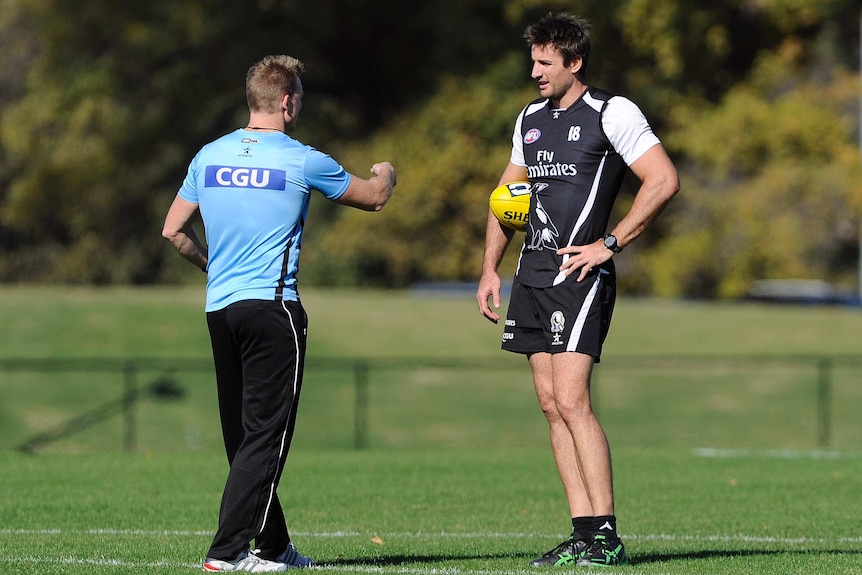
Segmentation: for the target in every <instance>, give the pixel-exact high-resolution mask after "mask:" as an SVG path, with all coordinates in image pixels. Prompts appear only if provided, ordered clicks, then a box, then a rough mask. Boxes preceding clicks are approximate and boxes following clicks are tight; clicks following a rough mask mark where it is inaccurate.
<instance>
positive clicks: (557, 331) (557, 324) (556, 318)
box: [551, 310, 566, 345]
mask: <svg viewBox="0 0 862 575" xmlns="http://www.w3.org/2000/svg"><path fill="white" fill-rule="evenodd" d="M565 327H566V316H564V315H563V312H561V311H560V310H557V311H555V312H554V313H552V314H551V333H552V334H554V340H553V341H552V342H551V345H563V340H562V339H561V338H560V336H561V334H562V333H563V330H564V329H565Z"/></svg>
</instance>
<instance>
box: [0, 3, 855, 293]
mask: <svg viewBox="0 0 862 575" xmlns="http://www.w3.org/2000/svg"><path fill="white" fill-rule="evenodd" d="M559 9H566V10H570V9H572V7H571V3H570V2H565V1H562V0H543V1H540V0H504V1H499V0H435V1H434V2H431V1H420V2H399V1H396V0H373V1H372V0H343V1H340V2H333V1H330V0H323V1H321V2H316V3H312V4H308V3H301V2H298V1H286V2H273V1H271V0H253V1H252V2H249V3H233V4H231V3H227V4H225V3H221V2H215V1H213V0H189V1H187V2H182V3H176V2H169V1H168V0H153V1H152V2H145V3H116V2H108V1H107V0H81V1H80V2H73V3H71V2H63V1H61V0H0V49H2V50H3V53H4V59H3V60H2V63H0V149H2V154H0V281H61V282H74V283H138V284H142V283H153V282H164V281H178V280H180V279H182V278H183V277H185V276H186V274H192V272H193V271H194V270H191V271H190V270H188V269H187V266H184V265H183V263H184V262H182V261H181V260H180V258H178V257H176V256H175V255H174V254H173V253H171V250H170V247H169V246H167V245H166V242H164V241H163V240H161V238H160V235H159V231H160V229H161V224H162V220H163V217H164V212H165V211H166V209H167V206H168V205H169V204H170V201H171V200H172V198H173V196H174V194H175V193H176V189H177V188H178V186H179V184H180V182H181V180H182V178H183V176H184V174H185V170H186V166H187V164H188V161H189V160H190V158H191V157H192V155H193V154H194V152H195V151H196V150H197V149H198V148H199V147H200V146H201V145H202V144H204V143H206V142H207V141H209V140H211V139H213V138H215V137H217V136H218V135H220V134H222V133H224V132H226V131H228V130H230V129H233V128H235V127H237V126H240V125H242V123H243V122H244V121H245V120H246V117H247V116H246V113H247V112H246V109H245V97H244V89H243V88H244V87H243V78H244V75H245V71H246V69H247V68H248V66H249V65H250V64H252V63H253V62H254V61H256V60H258V59H259V58H260V57H261V56H263V55H265V54H267V53H277V52H282V53H289V54H292V55H295V56H297V57H299V58H300V59H302V60H304V61H305V62H306V64H307V65H308V73H307V74H306V76H305V78H304V84H305V87H306V106H305V107H304V110H303V116H302V118H301V120H300V129H299V132H298V133H297V137H298V138H299V139H301V140H303V141H305V142H306V143H309V144H311V145H314V146H316V147H318V148H320V149H322V150H324V151H327V152H330V153H332V154H333V155H334V156H335V157H336V158H337V159H338V160H340V161H341V162H342V163H343V164H344V165H345V166H346V167H347V168H348V169H349V170H350V171H352V172H353V173H355V174H357V175H360V176H362V175H365V174H366V171H367V169H368V167H369V166H370V165H371V163H373V162H374V161H380V160H384V159H386V160H391V161H392V162H393V163H394V164H395V165H396V168H397V169H398V174H399V185H398V187H397V188H396V193H395V196H394V198H393V200H392V201H391V202H390V204H389V205H388V206H387V208H386V209H385V210H384V211H383V212H382V213H380V214H374V215H370V214H366V213H362V212H358V211H355V210H349V209H346V208H342V207H339V206H336V205H334V204H328V203H326V202H325V201H322V200H321V199H319V198H318V201H316V202H313V207H312V214H311V218H310V220H311V221H310V226H309V230H308V233H307V236H306V238H305V242H304V246H303V264H302V272H301V273H302V274H303V281H304V282H307V283H325V284H339V285H355V284H375V285H382V286H402V285H407V284H409V283H411V282H414V281H428V280H435V281H440V280H467V281H472V280H475V278H476V277H477V276H478V273H479V266H480V262H481V257H482V248H483V242H484V221H485V214H486V209H487V204H486V201H487V196H488V194H489V193H490V190H491V189H492V188H493V186H494V185H495V184H496V182H497V179H498V178H499V174H500V173H501V171H502V169H503V167H504V166H505V164H506V161H507V159H508V154H509V146H510V136H511V130H512V127H513V123H514V119H515V115H516V114H517V112H518V111H519V110H520V108H521V107H522V106H523V105H524V104H525V103H526V102H527V101H529V100H530V99H532V98H533V97H535V94H536V91H535V86H534V84H532V82H531V81H530V79H529V59H528V51H527V48H526V46H525V45H524V43H523V40H522V39H521V34H522V31H523V29H524V27H525V26H526V24H528V23H529V22H531V21H533V20H535V18H536V17H538V16H539V15H541V14H543V13H544V12H547V11H548V10H559ZM577 9H578V11H579V13H580V14H581V15H583V16H586V17H587V18H589V19H590V20H591V22H592V24H593V48H594V50H593V55H592V58H591V61H590V63H589V68H588V79H589V81H590V82H591V83H593V84H595V85H597V86H600V87H604V88H607V89H610V90H613V91H617V92H620V93H624V94H626V95H627V96H629V97H631V98H632V99H633V100H634V101H635V102H637V103H638V104H639V105H640V106H641V107H642V109H643V110H644V111H645V113H646V114H647V117H648V118H649V119H650V121H651V123H652V125H653V127H654V128H655V129H656V131H657V133H658V135H659V136H660V137H661V138H662V140H663V142H664V143H665V145H666V147H667V148H668V150H669V151H670V153H671V155H672V157H673V159H674V160H675V161H676V163H677V165H678V167H679V169H680V173H681V175H682V180H683V190H682V192H681V193H680V195H679V196H678V197H677V199H675V200H674V202H673V203H672V204H671V206H670V207H669V209H668V211H667V212H666V213H665V214H663V216H662V217H661V218H659V220H658V221H657V222H656V224H655V225H654V227H653V228H651V229H650V231H649V232H648V233H647V234H646V235H645V236H644V237H643V238H642V239H641V240H640V241H638V242H637V243H636V244H635V246H633V247H632V249H630V250H626V252H624V253H623V254H621V256H620V257H619V260H620V262H619V263H620V268H621V271H622V273H621V281H622V285H623V288H624V289H626V290H628V292H629V293H631V292H634V293H659V294H666V295H689V296H707V297H733V296H738V295H740V294H742V293H744V291H745V289H746V287H747V285H748V284H749V283H750V282H751V281H752V280H755V279H759V278H763V277H821V278H825V279H830V280H833V281H835V282H838V283H844V284H850V283H852V282H853V281H855V280H854V269H855V265H856V264H855V262H856V261H858V238H859V234H860V231H859V222H860V221H862V174H860V159H859V150H858V145H857V142H858V130H859V121H858V113H859V101H860V89H859V87H860V82H859V76H858V73H857V70H858V68H859V42H860V38H859V26H860V24H859V19H860V14H859V7H858V3H857V2H856V1H855V0H821V1H819V2H805V1H799V0H712V1H711V2H690V1H688V0H603V1H599V0H585V1H584V2H581V3H579V4H578V7H577ZM628 188H632V186H631V185H629V186H628ZM629 191H631V189H629ZM630 201H631V195H630V194H629V195H624V196H623V197H622V198H621V201H620V202H619V203H620V205H619V206H618V210H617V217H619V216H620V215H621V214H622V213H623V212H624V210H625V209H626V207H627V205H628V204H629V203H630ZM519 239H520V237H519V236H516V241H517V240H519ZM510 251H515V250H510Z"/></svg>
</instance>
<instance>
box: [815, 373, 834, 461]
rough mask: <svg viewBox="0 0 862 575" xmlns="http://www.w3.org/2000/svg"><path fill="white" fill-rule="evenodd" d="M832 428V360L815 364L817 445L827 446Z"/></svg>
mask: <svg viewBox="0 0 862 575" xmlns="http://www.w3.org/2000/svg"><path fill="white" fill-rule="evenodd" d="M831 429H832V360H829V359H821V360H820V361H819V362H818V364H817V447H821V448H826V447H829V444H830V442H831V438H830V434H831Z"/></svg>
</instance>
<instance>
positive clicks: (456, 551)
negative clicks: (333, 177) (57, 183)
mask: <svg viewBox="0 0 862 575" xmlns="http://www.w3.org/2000/svg"><path fill="white" fill-rule="evenodd" d="M0 295H2V296H3V297H2V298H0V325H2V326H3V329H2V330H0V350H2V352H0V362H2V361H3V360H10V359H13V358H18V359H23V360H28V359H29V360H30V361H31V364H32V365H30V367H27V362H26V361H25V362H24V367H23V368H22V367H21V366H20V365H18V366H17V367H16V366H14V365H12V364H8V363H7V364H4V365H5V366H6V367H0V391H2V394H3V401H2V402H0V549H2V550H3V553H2V554H0V574H5V573H10V574H12V573H14V574H19V573H36V574H69V575H78V574H85V573H86V574H92V573H100V574H101V573H106V574H123V573H137V572H140V571H142V570H146V571H147V572H152V573H156V574H171V575H172V574H180V573H192V572H197V571H199V570H200V563H201V560H202V559H203V557H202V555H203V553H204V552H205V551H206V547H207V545H208V543H209V539H210V537H211V535H212V531H213V529H214V527H215V522H216V513H217V508H218V501H219V496H220V491H221V487H222V485H223V481H224V477H225V472H226V464H225V462H224V461H223V456H222V455H221V453H220V448H219V431H218V424H217V420H216V417H215V406H214V398H213V390H212V374H211V372H209V371H208V370H207V368H206V366H207V362H208V360H209V343H208V340H207V335H206V331H205V327H204V322H203V312H202V311H201V308H202V293H201V291H200V288H194V289H192V288H184V289H177V290H170V289H152V290H133V289H110V290H84V289H70V290H59V289H56V288H39V289H27V288H5V289H3V290H0ZM303 297H304V301H305V305H306V307H307V309H308V311H309V314H310V316H311V321H312V323H311V328H310V343H309V355H310V360H309V370H308V374H307V379H306V387H305V390H304V394H303V404H302V411H301V413H300V420H299V424H298V429H297V438H296V440H295V448H294V450H293V451H292V452H291V456H290V460H289V461H288V467H287V470H286V473H285V478H284V480H283V482H282V486H281V489H280V493H281V495H282V500H283V502H284V505H285V507H286V509H287V514H288V518H289V520H290V523H291V527H292V532H293V533H294V538H295V540H296V542H297V544H298V545H299V547H300V550H301V551H303V552H305V553H308V554H310V555H311V556H312V557H314V558H315V559H316V561H317V562H318V565H319V567H318V568H317V569H316V570H320V571H325V572H332V573H360V574H362V573H373V574H378V573H379V574H381V575H388V574H393V575H400V574H409V573H417V574H420V575H422V574H427V575H498V574H499V575H509V574H518V573H527V572H529V573H535V572H536V571H535V570H530V569H528V568H527V567H526V565H527V563H528V561H529V559H531V558H532V557H533V556H534V555H535V554H537V553H539V552H542V551H544V550H547V549H548V548H550V547H552V546H554V545H556V543H558V542H559V540H560V538H561V537H563V536H564V535H565V533H566V532H567V523H568V519H567V518H566V516H565V512H564V510H565V502H564V499H563V496H562V490H561V488H560V486H559V480H558V479H557V476H556V472H555V469H554V464H553V460H552V458H551V455H550V450H549V448H548V446H547V439H546V430H545V425H544V423H543V420H542V416H541V414H540V413H539V412H538V410H537V408H536V406H535V405H534V404H535V399H534V397H533V393H532V390H531V388H530V383H529V373H528V370H527V369H526V366H525V365H524V363H523V361H522V360H520V359H519V358H517V357H513V356H510V355H507V354H503V353H502V352H500V351H499V345H498V342H499V332H500V328H499V327H496V326H493V325H491V324H488V323H487V322H485V321H484V320H483V319H482V318H481V317H480V316H479V315H478V312H477V311H476V310H475V303H474V302H473V301H472V298H471V297H470V296H469V294H468V295H467V296H466V297H464V296H456V297H443V296H440V295H439V294H436V295H435V294H427V293H410V292H403V293H374V292H370V293H369V292H362V293H355V294H352V293H346V292H330V291H315V292H309V293H306V294H303ZM860 333H862V311H860V310H859V309H848V308H816V307H812V308H802V307H780V306H755V305H751V304H744V303H720V304H708V303H701V302H672V301H663V300H628V301H627V300H622V301H621V302H620V303H619V305H618V309H617V314H616V318H615V321H614V326H613V328H612V334H611V337H610V338H609V340H608V343H607V346H606V349H605V355H604V361H603V362H602V365H601V366H600V367H599V369H598V371H597V380H596V388H597V389H596V397H597V403H598V405H597V408H598V410H599V412H600V414H601V417H602V420H603V422H604V424H605V427H606V429H607V432H608V435H609V438H610V440H611V444H612V446H613V449H614V465H615V472H616V476H615V483H616V491H617V500H618V515H619V520H620V524H619V525H620V531H621V533H622V534H623V535H624V537H625V539H626V543H627V546H628V550H629V554H630V556H631V560H632V565H631V566H630V567H627V568H621V569H615V570H614V572H619V573H645V574H653V573H655V574H658V573H668V574H677V573H715V574H719V575H724V574H737V573H766V574H771V573H775V574H786V573H792V574H796V573H798V574H807V573H821V572H823V573H862V498H860V496H859V494H860V493H862V449H860V444H862V422H860V420H862V418H859V417H858V413H859V410H860V408H862V386H860V385H859V382H860V380H862V366H860V365H858V364H857V363H856V361H857V360H858V356H859V354H860V353H862V346H860V340H859V334H860ZM129 358H132V359H135V360H141V361H143V360H144V359H146V358H160V359H162V360H166V361H167V360H174V361H175V366H179V367H177V368H176V369H167V370H166V369H164V368H160V367H158V366H159V365H160V364H159V363H158V362H156V363H150V364H147V363H146V362H143V363H142V364H141V365H146V366H148V367H142V368H141V369H140V370H139V371H137V372H136V373H135V381H136V383H137V384H138V385H141V386H145V385H147V384H148V383H150V382H152V381H155V380H158V379H159V378H165V377H168V378H171V379H172V380H174V381H176V382H177V383H178V384H179V385H180V386H181V387H182V389H183V391H184V395H183V396H182V397H181V398H179V399H174V400H170V399H157V398H148V399H146V400H145V401H142V402H141V403H140V404H139V406H138V409H137V410H136V418H135V423H136V429H135V433H136V449H135V451H134V452H131V453H124V452H123V451H122V445H123V441H122V439H123V435H124V433H125V432H126V430H125V429H124V422H123V419H122V417H121V416H120V415H119V413H117V414H114V415H112V416H111V417H108V418H106V419H105V420H104V421H100V422H98V423H96V424H94V425H92V426H91V427H89V428H87V429H86V430H84V431H81V432H80V433H76V434H73V435H70V436H69V437H66V438H63V439H62V440H60V441H57V442H54V443H51V444H49V445H46V446H45V447H44V448H41V449H39V450H38V451H37V453H36V454H34V455H25V454H21V453H18V452H16V451H14V447H15V446H16V445H18V444H20V443H21V441H23V440H25V439H26V438H27V437H29V436H31V435H32V434H33V433H34V432H37V431H42V430H45V429H51V428H52V427H54V426H56V425H58V424H62V423H63V422H64V421H68V420H69V418H70V417H71V416H75V415H78V414H80V413H82V412H85V411H87V410H92V409H93V408H94V407H95V406H98V405H100V404H102V403H104V402H106V401H110V400H115V399H117V398H118V397H120V396H121V394H122V386H123V382H124V374H123V372H122V369H121V367H120V370H119V371H112V370H111V369H103V368H104V367H105V365H118V366H122V365H123V363H122V361H120V360H125V359H129ZM824 358H825V359H827V360H829V361H831V362H834V363H830V364H829V365H830V366H831V369H830V371H829V372H828V373H829V377H830V381H831V382H832V393H833V396H832V398H831V400H832V402H831V403H832V405H833V412H832V435H831V443H830V448H829V449H818V448H817V441H816V439H817V435H818V429H817V418H816V403H817V397H816V391H815V390H816V386H817V382H818V378H819V377H821V376H822V372H820V371H818V370H819V369H821V367H822V360H823V359H824ZM46 359H51V360H53V361H59V362H60V363H57V364H50V362H49V363H47V364H46V363H44V361H43V360H46ZM360 360H361V361H362V362H367V363H366V364H364V365H367V366H368V369H369V371H368V372H367V378H368V413H367V416H368V429H367V432H368V438H367V439H368V448H366V449H360V450H356V449H352V446H353V440H354V431H355V430H354V425H353V423H354V416H355V411H354V399H355V398H354V394H355V378H356V373H355V372H354V371H353V366H355V365H357V363H356V362H357V361H360ZM63 361H67V362H72V363H69V364H64V363H62V362H63ZM75 362H77V363H75ZM111 362H113V363H111ZM34 365H35V366H36V367H37V368H33V366H34ZM46 365H47V366H52V365H53V367H51V369H48V368H46ZM64 365H66V366H67V367H66V368H64ZM68 365H75V366H77V367H76V368H75V369H74V370H70V369H68ZM81 365H84V368H83V369H82V368H81ZM192 366H197V367H195V368H194V369H192V368H191V367H192Z"/></svg>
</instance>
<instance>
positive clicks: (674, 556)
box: [317, 548, 862, 567]
mask: <svg viewBox="0 0 862 575" xmlns="http://www.w3.org/2000/svg"><path fill="white" fill-rule="evenodd" d="M822 554H827V555H862V550H859V549H834V548H832V549H740V550H710V549H706V550H701V551H691V552H688V553H647V554H644V555H636V556H634V557H630V558H629V561H630V562H631V563H630V564H631V565H641V564H648V563H669V562H673V561H691V560H698V559H714V558H722V557H725V558H732V557H770V556H779V555H822ZM534 557H535V555H534V554H531V553H488V554H476V555H389V556H382V557H357V558H345V559H335V560H334V561H327V562H325V563H317V565H318V566H321V567H338V566H350V565H363V566H372V567H391V566H398V565H409V564H416V563H444V562H448V561H470V560H491V559H523V560H524V561H525V562H526V561H529V560H530V559H532V558H534Z"/></svg>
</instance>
